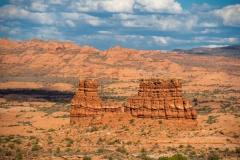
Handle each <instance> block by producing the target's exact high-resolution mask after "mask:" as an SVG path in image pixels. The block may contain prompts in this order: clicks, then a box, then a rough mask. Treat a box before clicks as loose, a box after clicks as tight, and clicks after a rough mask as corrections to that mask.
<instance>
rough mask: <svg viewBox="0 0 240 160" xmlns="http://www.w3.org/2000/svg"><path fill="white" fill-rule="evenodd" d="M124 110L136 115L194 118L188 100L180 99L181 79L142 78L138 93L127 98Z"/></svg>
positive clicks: (194, 114) (163, 117)
mask: <svg viewBox="0 0 240 160" xmlns="http://www.w3.org/2000/svg"><path fill="white" fill-rule="evenodd" d="M125 110H126V112H128V113H130V114H131V115H133V116H136V117H149V118H162V119H196V118H197V113H196V111H195V109H193V108H192V106H190V105H189V101H188V100H184V101H183V99H182V80H181V79H179V78H172V79H142V80H140V88H139V91H138V94H137V95H136V96H135V97H133V98H130V99H128V101H127V102H126V105H125Z"/></svg>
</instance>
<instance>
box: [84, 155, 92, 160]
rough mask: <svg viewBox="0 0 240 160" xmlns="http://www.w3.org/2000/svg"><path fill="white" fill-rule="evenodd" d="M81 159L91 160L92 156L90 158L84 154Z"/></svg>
mask: <svg viewBox="0 0 240 160" xmlns="http://www.w3.org/2000/svg"><path fill="white" fill-rule="evenodd" d="M83 160H92V158H91V157H88V156H84V157H83Z"/></svg>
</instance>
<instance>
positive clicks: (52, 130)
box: [47, 128, 56, 132]
mask: <svg viewBox="0 0 240 160" xmlns="http://www.w3.org/2000/svg"><path fill="white" fill-rule="evenodd" d="M55 131H56V130H55V129H53V128H50V129H49V130H48V131H47V132H55Z"/></svg>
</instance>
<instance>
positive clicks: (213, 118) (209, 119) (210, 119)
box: [206, 116, 217, 124]
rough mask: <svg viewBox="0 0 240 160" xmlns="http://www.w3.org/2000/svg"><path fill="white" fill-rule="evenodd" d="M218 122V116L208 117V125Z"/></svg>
mask: <svg viewBox="0 0 240 160" xmlns="http://www.w3.org/2000/svg"><path fill="white" fill-rule="evenodd" d="M216 122H217V120H216V116H208V119H207V121H206V123H208V124H213V123H216Z"/></svg>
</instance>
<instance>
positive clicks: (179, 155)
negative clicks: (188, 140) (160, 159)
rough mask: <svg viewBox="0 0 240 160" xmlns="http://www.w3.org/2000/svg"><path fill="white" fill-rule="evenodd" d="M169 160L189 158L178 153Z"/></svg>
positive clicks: (185, 159)
mask: <svg viewBox="0 0 240 160" xmlns="http://www.w3.org/2000/svg"><path fill="white" fill-rule="evenodd" d="M169 160H187V157H186V156H184V155H182V154H180V153H178V154H174V155H173V156H172V157H171V158H170V159H169Z"/></svg>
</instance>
